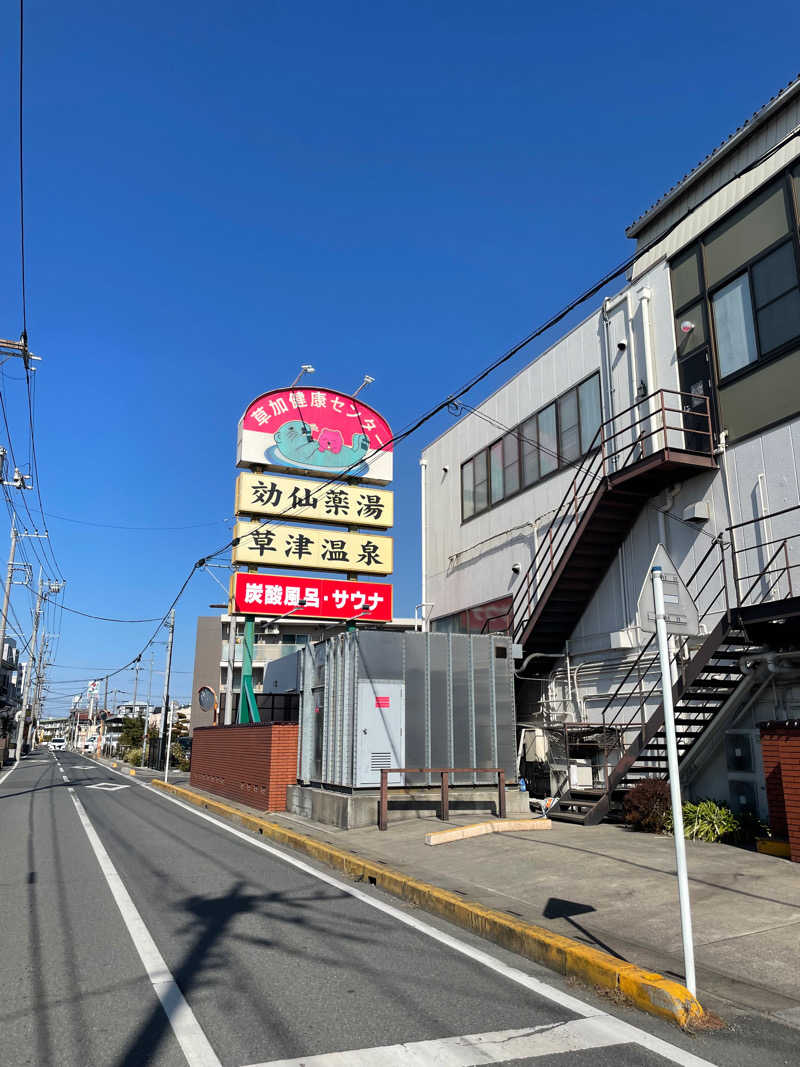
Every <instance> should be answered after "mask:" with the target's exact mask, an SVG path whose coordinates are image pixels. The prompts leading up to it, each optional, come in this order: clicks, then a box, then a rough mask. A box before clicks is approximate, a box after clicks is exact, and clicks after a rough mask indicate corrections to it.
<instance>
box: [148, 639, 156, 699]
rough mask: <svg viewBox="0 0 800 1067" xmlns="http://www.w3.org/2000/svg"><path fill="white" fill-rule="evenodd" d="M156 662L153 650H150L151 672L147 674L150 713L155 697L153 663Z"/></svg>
mask: <svg viewBox="0 0 800 1067" xmlns="http://www.w3.org/2000/svg"><path fill="white" fill-rule="evenodd" d="M154 662H155V656H154V654H153V650H152V649H151V650H150V672H149V673H148V675H147V713H148V715H149V714H150V702H151V700H152V699H153V663H154Z"/></svg>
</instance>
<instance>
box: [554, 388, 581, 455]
mask: <svg viewBox="0 0 800 1067" xmlns="http://www.w3.org/2000/svg"><path fill="white" fill-rule="evenodd" d="M580 454H581V432H580V427H579V425H578V391H577V389H570V391H569V392H568V393H565V394H564V395H563V396H562V397H559V400H558V455H559V458H560V459H561V462H562V463H572V462H573V461H574V460H576V459H577V458H578V456H579V455H580Z"/></svg>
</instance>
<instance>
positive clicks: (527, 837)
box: [176, 783, 800, 1027]
mask: <svg viewBox="0 0 800 1067" xmlns="http://www.w3.org/2000/svg"><path fill="white" fill-rule="evenodd" d="M176 784H177V783H176ZM187 784H188V783H187ZM191 788H192V790H193V792H196V793H199V794H203V791H202V790H200V789H196V788H194V787H191ZM204 795H206V796H208V797H209V798H211V799H217V800H218V799H219V798H217V797H215V796H214V795H213V794H211V793H208V794H204ZM226 803H227V804H228V805H230V806H231V807H233V808H237V809H239V810H241V811H242V812H246V813H248V814H257V815H259V816H260V817H262V818H264V817H265V816H264V814H263V813H261V812H255V810H254V809H251V808H248V807H246V806H245V805H240V804H236V803H234V802H232V801H226ZM266 818H268V819H269V820H270V821H273V822H276V823H278V824H280V825H284V826H286V827H287V828H290V829H293V830H295V831H299V832H301V833H303V834H306V835H307V836H309V837H314V838H317V839H319V840H321V841H326V842H328V843H329V844H331V845H334V846H335V847H337V848H340V849H346V850H347V851H349V852H353V853H355V854H356V855H358V856H359V857H361V858H362V859H368V860H373V861H376V862H378V863H384V864H387V865H390V866H391V867H392V868H393V869H394V870H397V871H400V872H401V873H404V874H406V875H408V876H409V877H411V878H415V879H419V880H421V881H425V882H429V883H432V884H434V885H437V886H439V887H441V888H442V889H447V890H450V891H451V892H455V893H457V894H459V895H460V896H463V897H464V898H465V899H468V900H470V901H474V902H476V903H478V904H481V905H484V906H485V907H490V908H495V909H497V910H500V911H505V912H506V913H508V914H509V915H511V916H513V917H515V918H518V919H522V920H524V921H526V922H529V923H534V924H536V925H538V926H542V927H545V928H547V929H550V930H552V931H553V932H554V933H559V934H563V935H565V936H567V937H571V938H574V939H575V940H578V941H581V942H583V943H584V944H586V945H590V946H591V947H593V948H598V949H601V950H603V951H605V952H609V953H611V954H612V955H615V956H617V957H620V958H622V959H624V960H627V961H628V962H630V963H635V964H637V965H639V966H640V967H644V968H646V969H648V970H652V971H657V972H658V973H660V974H662V975H664V976H665V977H668V978H675V979H677V980H678V981H681V982H682V981H683V958H682V950H681V940H680V921H679V915H678V903H677V887H676V881H675V853H674V846H673V841H672V838H671V837H657V836H654V835H652V834H635V833H631V832H630V831H628V830H627V829H625V828H624V827H620V826H613V825H601V826H597V827H581V826H572V825H569V824H563V823H562V824H558V823H554V824H553V826H552V828H551V829H550V830H542V831H539V832H537V833H535V834H533V833H524V832H523V833H513V832H512V833H504V834H502V835H501V834H490V835H488V836H484V837H477V838H473V839H470V840H466V841H456V842H453V843H450V844H445V845H437V846H435V847H432V846H430V845H426V844H425V834H426V833H430V832H431V831H434V830H438V829H445V828H447V827H454V826H458V825H464V824H466V823H470V822H475V821H477V820H476V819H475V816H474V815H473V816H470V817H464V818H453V819H451V820H450V821H449V822H448V823H443V822H441V821H440V820H439V819H431V818H427V819H424V820H421V819H413V818H412V819H405V820H400V821H394V822H391V823H390V825H389V829H388V830H387V831H386V832H384V833H381V832H380V831H379V830H378V829H377V828H373V827H369V828H367V829H359V830H338V829H335V828H333V827H329V826H322V825H320V824H317V823H314V822H311V821H310V820H307V819H302V818H299V817H297V816H294V815H288V814H280V813H274V812H273V813H270V814H268V815H267V816H266ZM686 844H687V852H688V863H689V874H690V886H691V896H692V905H693V920H694V931H695V952H696V961H697V980H698V997H699V999H700V1002H701V1003H702V1004H703V1006H704V1007H705V1008H706V1009H710V1010H712V1011H715V1012H717V1013H718V1014H720V1015H722V1016H723V1017H725V1018H727V1019H729V1020H730V1019H731V1018H732V1017H733V1016H735V1015H736V1014H737V1013H747V1014H750V1013H752V1012H758V1013H762V1014H777V1015H778V1016H779V1017H780V1018H781V1020H782V1021H783V1022H790V1023H792V1024H794V1025H797V1026H798V1027H800V987H798V981H797V974H798V960H800V865H797V864H793V863H790V862H789V861H787V860H782V859H777V858H774V857H771V856H764V855H761V854H759V853H755V852H748V851H745V850H743V849H738V848H733V847H731V846H728V845H710V844H705V843H702V842H689V841H687V843H686Z"/></svg>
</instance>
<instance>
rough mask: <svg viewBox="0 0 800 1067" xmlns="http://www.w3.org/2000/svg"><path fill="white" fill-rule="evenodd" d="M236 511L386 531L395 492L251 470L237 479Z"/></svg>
mask: <svg viewBox="0 0 800 1067" xmlns="http://www.w3.org/2000/svg"><path fill="white" fill-rule="evenodd" d="M236 514H237V515H273V516H281V517H282V518H284V519H289V520H291V521H298V522H333V523H336V524H337V525H338V526H375V527H378V528H379V529H382V530H387V529H388V528H389V527H390V526H391V525H392V524H393V522H394V493H393V492H391V490H389V489H374V488H373V487H371V486H363V485H346V484H344V483H342V482H336V483H334V484H333V485H330V484H328V483H326V482H324V481H312V480H310V479H308V478H291V477H289V478H285V477H280V476H276V475H272V474H253V473H251V472H249V471H248V472H247V473H245V474H240V475H239V477H238V478H237V479H236Z"/></svg>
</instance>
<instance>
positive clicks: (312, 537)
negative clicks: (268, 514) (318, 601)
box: [233, 522, 393, 574]
mask: <svg viewBox="0 0 800 1067" xmlns="http://www.w3.org/2000/svg"><path fill="white" fill-rule="evenodd" d="M233 536H234V540H235V541H236V543H235V544H234V546H233V562H234V563H247V564H257V565H258V566H261V567H303V568H305V569H309V570H323V571H349V572H350V573H351V574H391V573H392V565H393V552H392V550H393V540H392V538H391V537H383V536H381V535H380V534H371V533H345V532H344V531H343V530H325V529H324V528H320V527H319V526H283V525H280V526H270V525H269V524H268V523H259V522H237V523H236V527H235V529H234V533H233Z"/></svg>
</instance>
